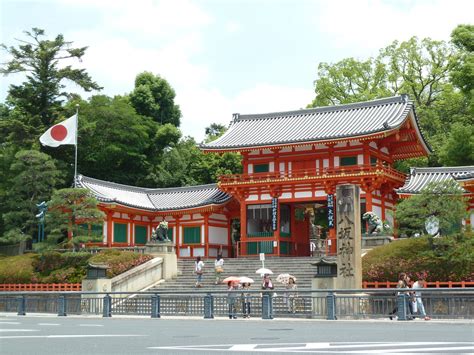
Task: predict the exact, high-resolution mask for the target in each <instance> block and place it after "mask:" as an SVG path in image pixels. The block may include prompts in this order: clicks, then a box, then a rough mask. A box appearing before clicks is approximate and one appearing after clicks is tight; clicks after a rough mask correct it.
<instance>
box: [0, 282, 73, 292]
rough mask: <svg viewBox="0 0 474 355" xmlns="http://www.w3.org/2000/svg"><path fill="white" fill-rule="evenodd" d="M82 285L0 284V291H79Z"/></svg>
mask: <svg viewBox="0 0 474 355" xmlns="http://www.w3.org/2000/svg"><path fill="white" fill-rule="evenodd" d="M81 290H82V285H81V284H80V283H76V284H0V292H1V291H81Z"/></svg>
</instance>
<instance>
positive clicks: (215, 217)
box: [209, 213, 227, 221]
mask: <svg viewBox="0 0 474 355" xmlns="http://www.w3.org/2000/svg"><path fill="white" fill-rule="evenodd" d="M209 218H213V219H220V220H222V221H227V217H226V216H225V215H223V214H217V213H213V214H211V215H210V216H209Z"/></svg>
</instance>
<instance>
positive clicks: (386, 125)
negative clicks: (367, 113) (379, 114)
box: [383, 121, 390, 129]
mask: <svg viewBox="0 0 474 355" xmlns="http://www.w3.org/2000/svg"><path fill="white" fill-rule="evenodd" d="M383 127H384V128H385V129H389V128H390V125H389V124H388V121H385V122H384V123H383Z"/></svg>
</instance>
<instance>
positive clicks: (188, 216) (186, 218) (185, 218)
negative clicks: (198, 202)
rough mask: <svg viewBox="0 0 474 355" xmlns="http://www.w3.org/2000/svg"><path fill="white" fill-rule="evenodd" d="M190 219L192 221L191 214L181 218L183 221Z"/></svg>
mask: <svg viewBox="0 0 474 355" xmlns="http://www.w3.org/2000/svg"><path fill="white" fill-rule="evenodd" d="M190 219H191V216H190V215H189V214H185V215H183V217H181V220H182V221H189V220H190Z"/></svg>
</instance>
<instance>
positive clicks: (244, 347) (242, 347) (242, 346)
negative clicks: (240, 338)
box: [228, 344, 258, 351]
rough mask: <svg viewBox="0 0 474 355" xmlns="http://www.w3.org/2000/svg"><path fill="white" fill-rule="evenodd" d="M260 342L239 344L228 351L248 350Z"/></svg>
mask: <svg viewBox="0 0 474 355" xmlns="http://www.w3.org/2000/svg"><path fill="white" fill-rule="evenodd" d="M257 345H258V344H238V345H234V346H232V347H230V348H229V349H228V351H246V350H247V351H248V350H253V349H254V348H255V347H256V346H257Z"/></svg>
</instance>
